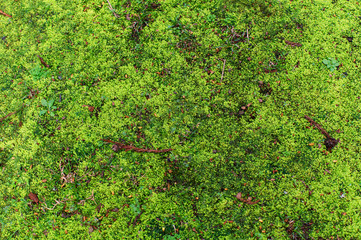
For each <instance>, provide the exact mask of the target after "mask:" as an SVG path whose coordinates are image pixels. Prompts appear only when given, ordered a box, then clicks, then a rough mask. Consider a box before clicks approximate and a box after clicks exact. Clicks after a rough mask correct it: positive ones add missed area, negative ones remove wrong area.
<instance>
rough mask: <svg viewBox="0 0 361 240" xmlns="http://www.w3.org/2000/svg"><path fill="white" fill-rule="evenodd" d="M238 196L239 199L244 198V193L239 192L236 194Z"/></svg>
mask: <svg viewBox="0 0 361 240" xmlns="http://www.w3.org/2000/svg"><path fill="white" fill-rule="evenodd" d="M236 198H237V199H238V200H242V193H240V192H239V193H237V195H236Z"/></svg>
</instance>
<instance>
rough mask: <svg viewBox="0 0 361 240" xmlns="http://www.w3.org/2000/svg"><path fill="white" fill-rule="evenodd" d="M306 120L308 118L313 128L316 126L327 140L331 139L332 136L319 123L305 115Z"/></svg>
mask: <svg viewBox="0 0 361 240" xmlns="http://www.w3.org/2000/svg"><path fill="white" fill-rule="evenodd" d="M305 118H306V119H307V120H308V121H309V122H310V123H311V124H312V125H313V126H315V127H316V128H317V129H318V130H320V132H321V133H322V134H323V135H324V136H325V137H326V138H331V137H330V135H329V134H328V133H327V132H326V130H325V129H323V128H322V127H321V126H320V125H319V124H318V123H316V122H315V121H313V120H312V119H311V118H310V117H309V116H307V115H305Z"/></svg>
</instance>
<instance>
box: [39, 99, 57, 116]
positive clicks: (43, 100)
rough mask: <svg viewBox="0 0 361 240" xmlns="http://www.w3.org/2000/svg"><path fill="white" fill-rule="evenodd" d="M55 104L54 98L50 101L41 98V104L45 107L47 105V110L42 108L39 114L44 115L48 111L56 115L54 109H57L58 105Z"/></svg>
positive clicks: (51, 114)
mask: <svg viewBox="0 0 361 240" xmlns="http://www.w3.org/2000/svg"><path fill="white" fill-rule="evenodd" d="M53 104H54V99H51V100H49V101H46V100H45V99H42V100H41V105H43V106H44V107H47V108H48V109H47V110H41V111H40V113H39V116H42V115H44V114H45V113H46V112H48V113H49V114H50V116H52V117H54V112H53V110H54V109H56V106H53Z"/></svg>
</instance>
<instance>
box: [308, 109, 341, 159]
mask: <svg viewBox="0 0 361 240" xmlns="http://www.w3.org/2000/svg"><path fill="white" fill-rule="evenodd" d="M305 118H306V119H307V120H308V121H309V122H310V123H311V124H312V125H313V126H315V127H316V128H317V129H318V130H319V131H320V132H321V133H322V134H323V135H324V136H325V137H326V140H325V142H324V144H325V146H326V148H327V151H329V152H330V153H331V152H332V148H334V147H335V146H336V145H337V144H338V143H339V142H340V140H339V139H337V140H336V139H334V138H332V137H331V136H330V134H328V133H327V132H326V130H325V129H323V128H322V127H321V126H320V125H319V124H317V123H316V122H315V121H313V120H312V119H311V118H310V117H309V116H307V115H305Z"/></svg>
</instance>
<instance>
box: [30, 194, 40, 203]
mask: <svg viewBox="0 0 361 240" xmlns="http://www.w3.org/2000/svg"><path fill="white" fill-rule="evenodd" d="M29 198H30V199H31V200H32V201H33V202H35V203H36V204H39V198H38V196H37V195H36V194H35V193H29Z"/></svg>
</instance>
